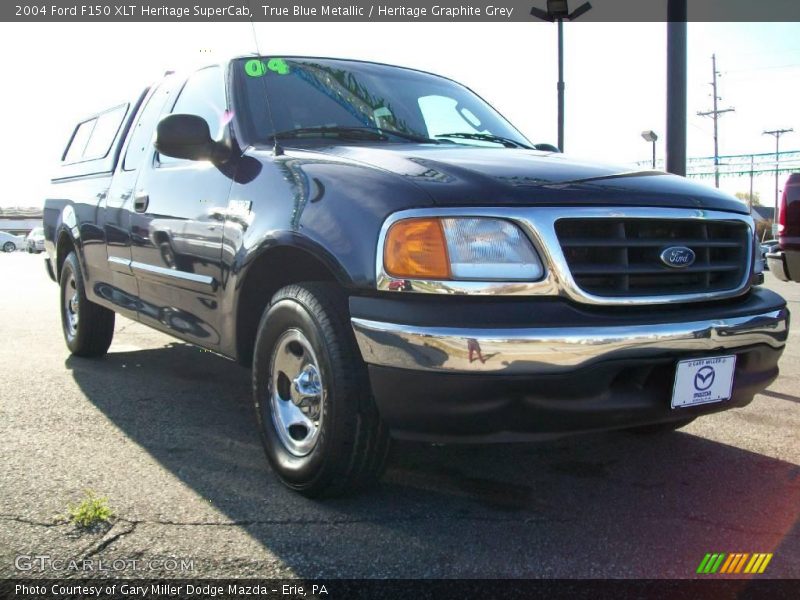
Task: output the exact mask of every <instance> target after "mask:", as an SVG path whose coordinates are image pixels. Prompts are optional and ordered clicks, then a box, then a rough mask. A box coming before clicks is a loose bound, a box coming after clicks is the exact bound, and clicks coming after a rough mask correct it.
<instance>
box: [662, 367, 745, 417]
mask: <svg viewBox="0 0 800 600" xmlns="http://www.w3.org/2000/svg"><path fill="white" fill-rule="evenodd" d="M735 367H736V357H735V356H717V357H715V358H697V359H692V360H682V361H680V362H679V363H678V367H677V369H676V370H675V386H674V387H673V389H672V408H682V407H684V406H694V405H696V404H708V403H709V402H721V401H723V400H728V399H729V398H730V397H731V389H732V388H733V372H734V369H735Z"/></svg>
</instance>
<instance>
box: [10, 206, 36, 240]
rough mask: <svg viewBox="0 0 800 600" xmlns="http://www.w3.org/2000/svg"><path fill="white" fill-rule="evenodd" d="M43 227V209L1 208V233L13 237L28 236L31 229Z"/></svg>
mask: <svg viewBox="0 0 800 600" xmlns="http://www.w3.org/2000/svg"><path fill="white" fill-rule="evenodd" d="M41 226H42V209H41V208H18V207H12V208H3V207H0V231H5V232H6V233H11V234H13V235H28V233H30V231H31V229H33V228H34V227H41Z"/></svg>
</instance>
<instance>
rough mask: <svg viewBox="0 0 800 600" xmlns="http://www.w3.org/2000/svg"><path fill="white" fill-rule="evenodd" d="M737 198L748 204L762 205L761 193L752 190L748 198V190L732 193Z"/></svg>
mask: <svg viewBox="0 0 800 600" xmlns="http://www.w3.org/2000/svg"><path fill="white" fill-rule="evenodd" d="M734 196H736V197H737V198H739V200H744V201H745V202H747V203H748V204H749V205H750V206H762V204H761V194H760V193H758V192H753V197H752V199H751V198H750V192H736V193H735V194H734Z"/></svg>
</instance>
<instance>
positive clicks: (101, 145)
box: [83, 104, 128, 160]
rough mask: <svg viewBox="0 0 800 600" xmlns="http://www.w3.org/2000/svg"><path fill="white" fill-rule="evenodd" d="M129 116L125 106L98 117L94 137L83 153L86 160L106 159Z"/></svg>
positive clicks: (90, 139)
mask: <svg viewBox="0 0 800 600" xmlns="http://www.w3.org/2000/svg"><path fill="white" fill-rule="evenodd" d="M126 114H128V105H127V104H123V105H122V106H117V107H116V108H112V109H111V110H107V111H106V112H104V113H102V114H101V115H99V116H98V117H97V122H96V123H95V126H94V130H93V131H92V136H91V137H90V138H89V143H88V144H86V150H84V151H83V159H84V160H92V159H96V158H105V157H106V156H108V151H109V150H111V144H112V143H113V142H114V138H116V137H117V132H118V131H119V128H120V125H122V120H123V119H124V118H125V115H126Z"/></svg>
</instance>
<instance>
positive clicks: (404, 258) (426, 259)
mask: <svg viewBox="0 0 800 600" xmlns="http://www.w3.org/2000/svg"><path fill="white" fill-rule="evenodd" d="M383 264H384V268H385V269H386V272H387V273H388V274H389V275H391V276H392V277H399V278H404V279H449V278H450V260H449V259H448V257H447V242H446V241H445V239H444V231H443V230H442V224H441V222H440V221H439V219H403V220H402V221H398V222H397V223H395V224H394V225H392V226H391V227H390V228H389V232H388V233H387V234H386V243H385V244H384V247H383Z"/></svg>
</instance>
